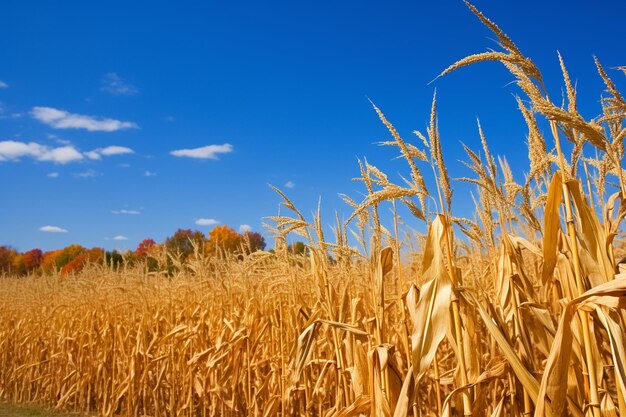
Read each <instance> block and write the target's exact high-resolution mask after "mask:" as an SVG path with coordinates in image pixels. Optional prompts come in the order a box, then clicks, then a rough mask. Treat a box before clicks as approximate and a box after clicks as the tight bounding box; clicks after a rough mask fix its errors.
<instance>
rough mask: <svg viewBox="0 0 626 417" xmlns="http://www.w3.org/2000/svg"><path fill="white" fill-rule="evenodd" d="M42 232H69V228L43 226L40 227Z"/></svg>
mask: <svg viewBox="0 0 626 417" xmlns="http://www.w3.org/2000/svg"><path fill="white" fill-rule="evenodd" d="M39 231H40V232H46V233H67V230H65V229H62V228H60V227H58V226H50V225H48V226H42V227H40V228H39Z"/></svg>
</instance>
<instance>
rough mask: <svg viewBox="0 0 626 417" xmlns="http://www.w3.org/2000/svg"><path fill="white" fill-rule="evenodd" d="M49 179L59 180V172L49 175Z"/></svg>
mask: <svg viewBox="0 0 626 417" xmlns="http://www.w3.org/2000/svg"><path fill="white" fill-rule="evenodd" d="M48 177H50V178H59V173H58V172H51V173H49V174H48Z"/></svg>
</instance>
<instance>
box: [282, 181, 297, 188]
mask: <svg viewBox="0 0 626 417" xmlns="http://www.w3.org/2000/svg"><path fill="white" fill-rule="evenodd" d="M295 186H296V183H295V182H293V181H287V182H286V183H285V187H287V188H293V187H295Z"/></svg>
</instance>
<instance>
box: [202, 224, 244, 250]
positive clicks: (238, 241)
mask: <svg viewBox="0 0 626 417" xmlns="http://www.w3.org/2000/svg"><path fill="white" fill-rule="evenodd" d="M242 243H243V237H242V236H241V235H240V234H239V233H237V232H236V231H235V229H233V228H232V227H228V226H226V225H221V226H215V227H214V228H213V229H212V230H211V232H210V233H209V240H208V241H207V245H206V253H207V254H209V255H216V254H217V253H219V252H220V251H224V252H226V253H236V252H240V251H241V245H242Z"/></svg>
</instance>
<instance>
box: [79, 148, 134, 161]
mask: <svg viewBox="0 0 626 417" xmlns="http://www.w3.org/2000/svg"><path fill="white" fill-rule="evenodd" d="M131 153H135V151H133V150H132V149H130V148H127V147H125V146H107V147H106V148H98V149H94V150H93V151H89V152H85V156H86V157H87V158H89V159H94V160H98V159H101V157H102V155H104V156H111V155H124V154H131Z"/></svg>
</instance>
